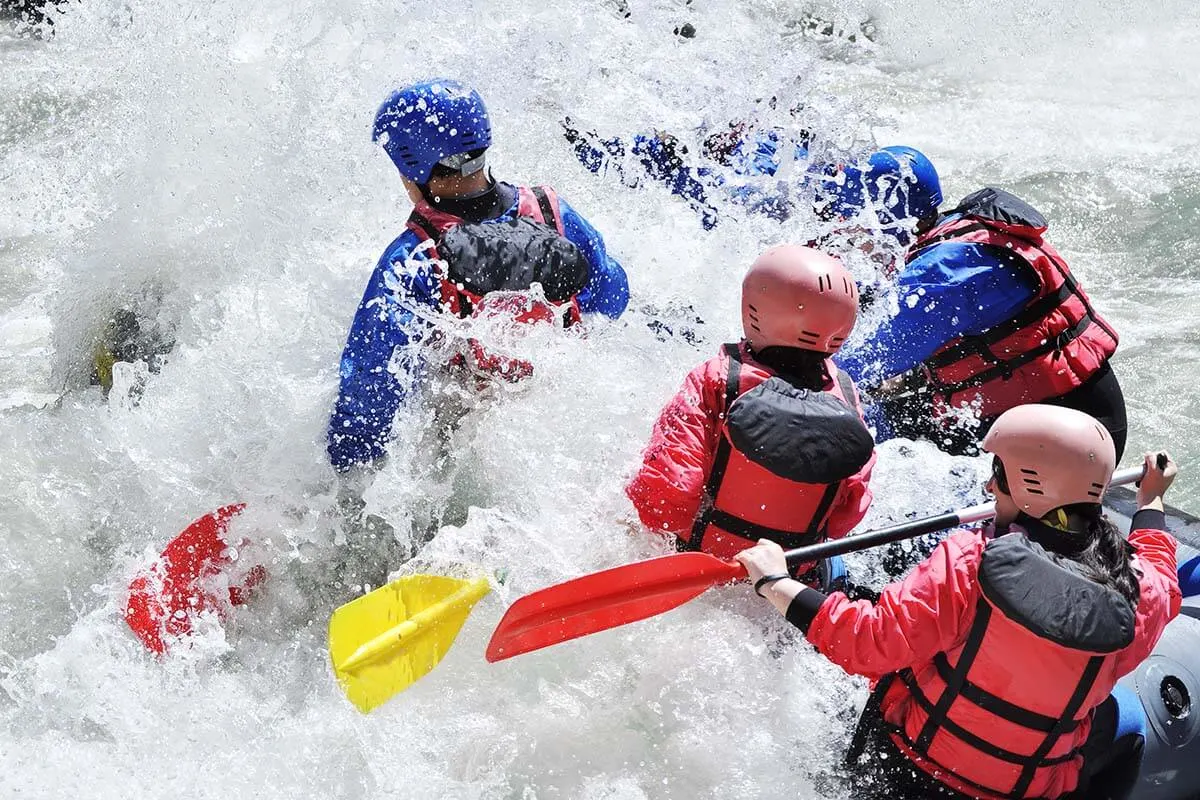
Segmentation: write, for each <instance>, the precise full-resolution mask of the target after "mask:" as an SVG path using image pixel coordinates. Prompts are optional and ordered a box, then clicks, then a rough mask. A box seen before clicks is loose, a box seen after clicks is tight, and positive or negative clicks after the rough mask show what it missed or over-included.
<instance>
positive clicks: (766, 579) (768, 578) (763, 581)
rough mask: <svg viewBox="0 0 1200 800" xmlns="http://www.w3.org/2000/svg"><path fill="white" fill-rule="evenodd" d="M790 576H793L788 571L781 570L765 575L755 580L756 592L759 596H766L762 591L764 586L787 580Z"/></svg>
mask: <svg viewBox="0 0 1200 800" xmlns="http://www.w3.org/2000/svg"><path fill="white" fill-rule="evenodd" d="M790 577H792V576H791V575H788V574H787V573H786V572H779V573H776V574H774V575H763V576H762V577H761V578H759V579H758V580H756V581H755V582H754V593H755V594H756V595H758V596H759V597H763V598H765V597H766V595H764V594H763V593H762V591H761V589H762V587H764V586H766V585H767V584H768V583H775V581H786V580H787V579H788V578H790Z"/></svg>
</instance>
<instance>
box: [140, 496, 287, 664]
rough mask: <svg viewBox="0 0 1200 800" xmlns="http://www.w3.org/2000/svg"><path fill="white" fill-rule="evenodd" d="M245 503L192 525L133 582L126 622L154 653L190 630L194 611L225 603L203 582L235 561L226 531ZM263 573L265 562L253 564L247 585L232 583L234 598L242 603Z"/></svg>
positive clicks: (233, 600)
mask: <svg viewBox="0 0 1200 800" xmlns="http://www.w3.org/2000/svg"><path fill="white" fill-rule="evenodd" d="M245 507H246V506H245V504H244V503H235V504H233V505H229V506H225V507H224V508H220V509H218V510H216V511H214V512H213V513H211V514H208V515H206V516H203V517H201V518H200V519H198V520H196V521H195V522H193V523H192V524H191V525H188V526H187V527H186V528H184V530H183V532H182V533H180V534H179V535H178V536H176V537H175V538H174V539H172V540H171V542H170V543H169V544H168V545H167V546H166V548H165V549H164V550H163V551H162V555H161V556H159V557H158V558H157V559H156V560H155V561H154V562H153V563H152V564H150V565H149V566H148V567H146V568H145V569H143V570H141V571H140V572H139V573H138V574H137V575H136V576H135V577H134V579H133V580H132V581H131V582H130V584H129V601H128V603H126V606H125V622H126V623H128V625H129V627H130V629H132V630H133V632H134V633H135V634H136V635H137V637H138V638H139V639H141V641H142V643H143V644H144V645H146V648H147V649H148V650H150V651H151V652H152V653H156V654H158V655H162V654H163V653H164V652H165V651H166V648H167V640H168V638H170V637H173V636H180V635H183V634H186V633H188V632H190V631H191V629H192V616H193V615H194V614H196V613H198V612H200V611H205V610H208V609H213V608H216V609H219V608H220V607H221V604H220V602H219V601H218V599H217V598H216V597H213V596H212V594H211V593H210V592H208V591H205V590H204V588H203V587H202V586H201V585H200V583H201V579H202V578H204V577H206V576H208V575H212V574H213V573H215V572H217V571H218V570H220V569H221V568H222V567H225V566H227V565H228V564H231V563H232V559H231V558H230V556H229V544H228V543H227V542H226V541H225V539H224V538H223V536H224V534H225V530H226V528H228V527H229V521H230V520H231V519H233V518H234V517H236V516H237V515H238V514H240V513H241V511H242V509H244V508H245ZM265 575H266V571H265V570H263V569H262V568H261V567H255V568H254V569H252V570H251V571H250V573H249V576H248V578H247V579H246V580H245V581H244V582H243V583H244V585H242V586H239V587H231V588H230V592H229V594H230V602H232V603H233V604H234V605H238V604H240V603H241V602H243V599H244V598H243V595H244V593H245V592H246V590H248V589H249V588H250V587H252V586H253V585H255V584H257V583H258V582H260V581H261V580H262V578H263V577H265Z"/></svg>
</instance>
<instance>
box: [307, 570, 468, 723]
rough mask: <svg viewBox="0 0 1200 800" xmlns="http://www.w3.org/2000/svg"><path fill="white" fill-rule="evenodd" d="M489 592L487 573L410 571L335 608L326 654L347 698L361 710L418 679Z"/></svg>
mask: <svg viewBox="0 0 1200 800" xmlns="http://www.w3.org/2000/svg"><path fill="white" fill-rule="evenodd" d="M489 591H491V586H490V585H489V584H488V581H487V578H476V579H474V580H469V581H468V580H462V579H460V578H447V577H443V576H440V575H409V576H406V577H404V578H400V579H398V580H394V581H392V582H391V583H389V584H388V585H387V586H383V587H380V588H378V589H376V590H375V591H373V592H370V593H369V594H364V595H363V596H362V597H359V598H357V599H355V600H352V601H351V602H349V603H347V604H346V605H344V606H342V607H341V608H339V609H337V610H336V611H334V612H333V616H331V617H330V618H329V657H330V659H331V660H332V661H333V671H334V674H336V675H337V678H338V682H339V683H341V685H342V689H344V690H345V692H346V696H347V697H348V698H349V699H350V702H351V703H353V704H354V705H355V706H356V707H357V708H358V710H359V711H361V712H363V713H364V714H365V713H367V712H368V711H370V710H372V709H374V708H376V707H378V706H380V705H382V704H383V703H386V702H387V701H388V700H389V699H391V697H392V696H393V695H396V694H399V693H400V692H402V691H404V690H405V689H407V688H408V687H409V686H411V685H412V684H413V683H415V682H416V681H417V680H419V679H420V678H422V677H423V676H424V675H425V674H426V673H428V672H429V671H430V670H431V669H433V668H434V667H435V666H437V664H438V662H439V661H441V660H442V659H443V658H444V657H445V655H446V653H447V652H448V651H449V650H450V645H452V644H454V637H456V636H457V635H458V631H459V629H460V628H462V625H463V623H464V622H465V621H466V619H467V615H468V614H470V613H471V608H472V607H473V606H474V605H475V604H476V603H477V602H479V600H480V598H482V597H483V596H484V595H486V594H487V593H488V592H489Z"/></svg>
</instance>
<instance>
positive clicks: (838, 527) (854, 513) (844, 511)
mask: <svg viewBox="0 0 1200 800" xmlns="http://www.w3.org/2000/svg"><path fill="white" fill-rule="evenodd" d="M875 460H876V454H875V453H874V452H872V453H871V459H870V460H869V461H867V463H866V465H864V466H863V468H862V469H861V470H859V471H858V472H856V473H855V474H853V475H851V476H850V477H849V478H846V479H845V480H844V481H842V485H841V487H839V488H838V493H837V497H836V498H835V499H834V501H833V507H832V508H831V509H830V511H829V519H828V520H827V522H826V529H827V530H828V531H829V538H830V539H841V538H842V537H844V536H845V535H846V534H848V533H849V532H850V531H852V530H854V527H855V526H856V525H858V523H860V522H862V521H863V517H865V516H866V515H867V510H868V509H870V507H871V501H872V500H873V499H875V496H874V495H873V494H872V493H871V472H872V470H874V468H875Z"/></svg>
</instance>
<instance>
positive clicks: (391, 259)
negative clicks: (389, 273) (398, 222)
mask: <svg viewBox="0 0 1200 800" xmlns="http://www.w3.org/2000/svg"><path fill="white" fill-rule="evenodd" d="M420 243H421V237H420V236H419V235H418V234H417V233H416V232H415V231H413V230H411V229H410V228H405V229H404V231H403V232H402V233H401V234H400V235H399V236H397V237H396V238H395V239H393V240H392V241H391V243H389V244H388V246H387V247H385V248H384V249H383V254H382V255H381V256H380V257H379V261H378V263H377V264H376V268H377V269H387V268H389V267H390V268H394V267H396V266H400V265H403V264H404V263H405V262H406V261H408V259H409V258H410V257H411V256H412V254H413V251H415V250H416V248H417V245H419V244H420Z"/></svg>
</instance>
